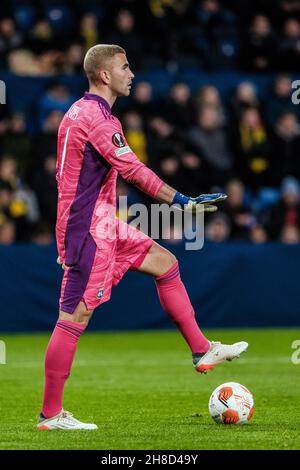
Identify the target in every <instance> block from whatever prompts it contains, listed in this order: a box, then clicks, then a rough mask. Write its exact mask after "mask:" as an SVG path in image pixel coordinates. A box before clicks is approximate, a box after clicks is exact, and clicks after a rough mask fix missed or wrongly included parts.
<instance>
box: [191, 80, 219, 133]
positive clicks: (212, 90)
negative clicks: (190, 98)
mask: <svg viewBox="0 0 300 470" xmlns="http://www.w3.org/2000/svg"><path fill="white" fill-rule="evenodd" d="M194 102H195V106H196V109H197V111H200V110H201V109H202V108H205V107H208V108H213V109H215V110H216V111H217V112H218V119H219V123H220V125H224V124H226V121H227V116H226V111H225V109H224V106H223V104H222V101H221V96H220V93H219V90H218V89H217V88H216V87H215V86H212V85H204V86H203V87H201V88H200V90H199V91H198V93H197V94H196V96H195V99H194Z"/></svg>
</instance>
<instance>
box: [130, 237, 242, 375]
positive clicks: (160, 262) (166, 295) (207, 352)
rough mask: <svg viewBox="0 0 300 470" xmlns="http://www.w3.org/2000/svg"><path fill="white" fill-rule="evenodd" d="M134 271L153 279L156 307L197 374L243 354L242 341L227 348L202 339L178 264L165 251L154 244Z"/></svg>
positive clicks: (173, 257)
mask: <svg viewBox="0 0 300 470" xmlns="http://www.w3.org/2000/svg"><path fill="white" fill-rule="evenodd" d="M137 270H138V271H140V272H143V273H146V274H150V275H152V276H154V277H155V282H156V287H157V291H158V297H159V300H160V303H161V305H162V307H163V309H164V310H165V311H166V312H167V313H168V314H169V315H170V317H171V318H172V320H173V321H174V322H175V323H176V325H177V326H178V328H179V330H180V331H181V333H182V335H183V337H184V338H185V340H186V342H187V343H188V345H189V347H190V349H191V351H192V354H193V363H194V365H195V368H196V370H197V371H198V372H200V373H206V372H207V371H208V370H209V369H213V368H214V367H215V366H216V365H218V364H220V363H222V362H224V361H226V360H227V361H231V360H232V359H235V358H237V357H239V355H240V354H241V353H243V352H245V351H246V350H247V347H248V343H247V342H245V341H240V342H239V343H234V344H232V345H227V344H222V343H220V342H211V343H210V342H209V341H208V340H207V339H206V338H205V336H204V335H203V334H202V332H201V330H200V328H199V326H198V324H197V322H196V320H195V312H194V309H193V307H192V304H191V302H190V299H189V296H188V294H187V292H186V290H185V287H184V285H183V283H182V281H181V279H180V274H179V267H178V262H177V260H176V258H175V256H174V255H172V253H170V252H169V251H168V250H166V249H165V248H163V247H161V246H159V245H158V244H157V243H155V242H154V243H153V245H152V246H151V248H150V250H149V251H148V253H147V255H146V257H145V258H144V261H143V262H142V264H141V265H140V266H139V267H138V268H137Z"/></svg>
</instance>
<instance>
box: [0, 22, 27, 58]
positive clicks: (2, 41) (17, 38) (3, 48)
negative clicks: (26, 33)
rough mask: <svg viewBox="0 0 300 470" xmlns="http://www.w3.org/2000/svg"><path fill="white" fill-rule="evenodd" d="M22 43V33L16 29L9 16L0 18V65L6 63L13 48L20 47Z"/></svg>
mask: <svg viewBox="0 0 300 470" xmlns="http://www.w3.org/2000/svg"><path fill="white" fill-rule="evenodd" d="M22 44H23V35H22V33H20V32H19V31H17V29H16V25H15V22H14V20H13V19H11V18H2V19H0V66H1V67H4V66H6V65H7V62H6V58H7V56H8V54H9V52H11V51H12V50H14V49H17V48H20V47H21V46H22Z"/></svg>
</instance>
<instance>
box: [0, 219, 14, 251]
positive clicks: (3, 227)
mask: <svg viewBox="0 0 300 470" xmlns="http://www.w3.org/2000/svg"><path fill="white" fill-rule="evenodd" d="M15 241H16V225H15V223H14V222H13V221H12V220H10V219H7V218H4V219H3V218H2V215H1V212H0V245H12V244H13V243H15Z"/></svg>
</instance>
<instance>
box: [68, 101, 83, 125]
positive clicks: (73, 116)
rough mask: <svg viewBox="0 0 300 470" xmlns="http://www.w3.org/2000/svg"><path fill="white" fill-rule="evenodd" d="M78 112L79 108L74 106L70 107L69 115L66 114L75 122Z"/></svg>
mask: <svg viewBox="0 0 300 470" xmlns="http://www.w3.org/2000/svg"><path fill="white" fill-rule="evenodd" d="M79 111H80V108H79V106H75V105H74V106H72V108H71V109H70V111H69V114H68V116H69V118H70V119H72V120H73V121H75V119H77V117H78V113H79Z"/></svg>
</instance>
